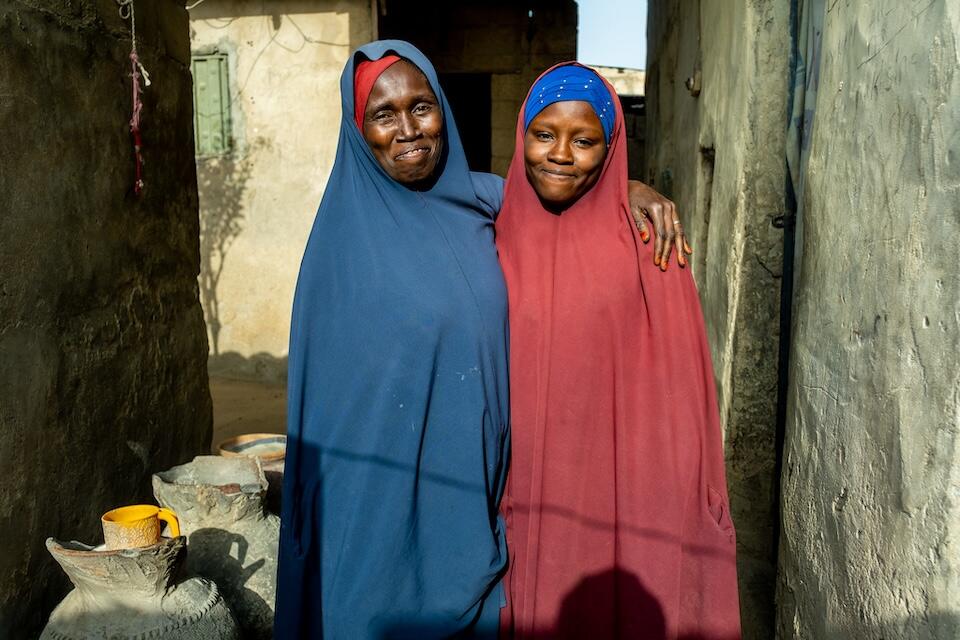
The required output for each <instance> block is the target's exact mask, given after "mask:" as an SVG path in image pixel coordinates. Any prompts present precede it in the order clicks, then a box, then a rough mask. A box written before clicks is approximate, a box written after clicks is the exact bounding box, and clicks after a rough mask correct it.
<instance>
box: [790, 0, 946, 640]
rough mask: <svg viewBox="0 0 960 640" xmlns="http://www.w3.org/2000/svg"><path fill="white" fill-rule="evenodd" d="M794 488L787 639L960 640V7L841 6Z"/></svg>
mask: <svg viewBox="0 0 960 640" xmlns="http://www.w3.org/2000/svg"><path fill="white" fill-rule="evenodd" d="M827 4H828V12H827V14H826V18H825V25H824V31H823V49H822V66H821V69H820V73H821V76H820V87H819V93H818V100H817V103H816V115H815V120H814V128H813V138H812V146H811V149H810V162H809V171H808V177H807V183H806V189H805V193H803V194H802V195H803V197H804V199H805V219H804V229H805V231H804V242H803V246H802V249H803V264H802V268H801V271H800V276H799V279H798V283H797V292H796V311H795V327H794V337H793V360H792V368H791V377H792V380H791V387H790V410H789V422H788V432H787V443H786V461H785V466H784V473H783V522H784V529H783V538H782V551H781V566H780V571H781V585H780V587H781V588H780V596H779V598H780V602H781V604H780V623H779V630H780V635H781V637H784V638H804V639H807V638H871V639H872V638H877V639H879V638H884V639H885V640H896V639H901V638H903V639H906V638H925V639H931V640H947V639H948V638H950V639H955V638H958V637H960V546H958V541H960V446H958V445H960V439H958V430H960V285H958V279H957V276H958V271H960V254H958V249H957V239H958V238H960V157H958V153H960V72H958V69H960V51H958V46H957V45H958V34H960V4H958V3H956V2H953V1H952V0H934V1H932V2H931V1H929V0H927V1H925V2H918V3H898V2H886V3H857V2H845V1H842V2H839V3H837V2H830V3H827Z"/></svg>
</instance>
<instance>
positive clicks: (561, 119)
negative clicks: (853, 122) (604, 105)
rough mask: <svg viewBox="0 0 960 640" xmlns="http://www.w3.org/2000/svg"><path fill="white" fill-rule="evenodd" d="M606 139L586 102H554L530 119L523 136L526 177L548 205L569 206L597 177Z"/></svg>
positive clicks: (605, 152) (600, 168) (555, 208)
mask: <svg viewBox="0 0 960 640" xmlns="http://www.w3.org/2000/svg"><path fill="white" fill-rule="evenodd" d="M606 156H607V143H606V140H605V137H604V134H603V126H602V125H601V124H600V119H599V118H598V117H597V114H596V113H594V111H593V108H592V107H591V106H590V105H589V104H588V103H586V102H583V101H580V100H570V101H564V102H555V103H554V104H552V105H550V106H549V107H547V108H546V109H544V110H543V111H541V112H540V113H538V114H537V116H536V117H535V118H534V119H533V120H532V121H531V122H530V126H529V127H527V133H526V135H524V138H523V158H524V162H525V164H526V170H527V179H528V180H529V181H530V184H531V185H533V189H534V191H536V192H537V195H538V196H540V200H542V201H543V203H544V204H545V205H547V207H548V208H550V209H554V210H558V209H564V208H566V207H569V206H570V205H571V204H573V203H574V202H576V201H577V200H578V199H579V198H580V196H582V195H583V194H585V193H586V192H587V191H589V190H590V188H591V187H593V185H595V184H596V183H597V180H598V179H599V178H600V172H601V171H602V170H603V161H604V159H605V158H606Z"/></svg>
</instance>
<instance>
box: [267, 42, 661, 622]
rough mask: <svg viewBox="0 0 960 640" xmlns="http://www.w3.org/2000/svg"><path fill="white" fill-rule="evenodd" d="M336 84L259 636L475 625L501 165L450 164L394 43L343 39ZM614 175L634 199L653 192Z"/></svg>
mask: <svg viewBox="0 0 960 640" xmlns="http://www.w3.org/2000/svg"><path fill="white" fill-rule="evenodd" d="M378 77H379V80H378ZM340 90H341V107H342V111H343V118H342V121H341V125H340V138H339V145H338V148H337V155H336V161H335V163H334V167H333V171H332V173H331V175H330V179H329V182H328V185H327V188H326V191H325V193H324V196H323V201H322V202H321V204H320V209H319V211H318V212H317V217H316V221H315V222H314V226H313V230H312V231H311V234H310V238H309V241H308V244H307V249H306V252H305V254H304V257H303V262H302V265H301V269H300V277H299V280H298V283H297V291H296V296H295V300H294V308H293V319H292V327H291V336H290V361H289V375H288V418H287V421H288V424H287V434H288V445H287V458H286V460H287V461H286V474H285V478H284V494H283V507H282V515H281V536H280V561H279V569H278V576H277V604H276V618H275V636H276V637H277V638H278V639H287V638H326V639H327V640H330V639H336V638H349V639H351V640H353V639H364V638H443V637H449V636H453V635H456V636H458V637H484V638H495V637H496V634H497V622H498V617H499V608H500V606H501V605H502V604H503V592H502V587H501V585H500V580H501V577H502V575H503V573H504V571H505V568H506V561H507V555H506V548H505V542H504V539H505V538H504V527H503V524H502V521H501V520H500V519H499V516H498V506H499V502H500V498H501V495H502V493H503V488H504V481H505V476H506V471H507V459H508V448H509V415H508V414H509V398H508V390H507V376H508V367H507V346H508V336H507V309H506V290H505V287H504V281H503V275H502V272H501V270H500V266H499V264H498V261H497V254H496V248H495V245H494V233H493V220H494V217H495V215H496V213H497V211H498V210H499V208H500V204H501V201H502V197H503V180H502V179H501V178H499V177H497V176H493V175H489V174H477V173H471V172H470V171H469V170H468V168H467V162H466V157H465V155H464V151H463V147H462V145H461V143H460V137H459V134H458V133H457V126H456V124H455V122H454V120H453V117H452V114H451V113H450V107H449V104H448V102H447V100H446V98H445V97H444V94H443V91H442V90H441V88H440V85H439V83H438V81H437V75H436V72H435V71H434V69H433V66H432V65H431V64H430V62H429V61H428V60H427V59H426V58H425V57H424V56H423V54H422V53H420V51H418V50H417V49H416V48H414V47H413V46H412V45H410V44H408V43H405V42H401V41H396V40H394V41H380V42H374V43H371V44H368V45H365V46H363V47H360V49H358V50H357V52H355V54H354V55H353V56H352V57H351V59H350V61H349V62H348V63H347V65H346V68H345V69H344V72H343V75H342V76H341V80H340ZM631 186H632V187H633V186H636V187H637V189H636V190H632V191H631V200H632V204H634V205H635V207H634V208H635V210H638V209H639V208H640V207H641V206H644V205H645V204H647V203H651V204H652V205H653V206H655V207H660V206H662V205H661V204H660V203H661V202H665V203H669V201H665V200H662V199H660V197H659V195H658V194H655V192H652V191H649V192H648V191H645V190H646V187H645V186H644V185H642V184H640V183H635V184H634V185H631ZM669 205H670V207H672V203H669ZM671 211H672V210H671V209H667V210H666V211H664V213H666V214H667V217H668V218H669V217H670V216H671ZM661 224H662V222H658V223H657V226H658V231H661ZM669 230H670V227H668V228H667V231H669ZM644 233H645V232H644V231H641V235H644ZM664 235H666V236H667V237H668V238H669V233H667V234H664V233H662V232H661V233H660V234H658V248H657V253H660V251H661V248H660V247H661V240H660V238H662V237H664ZM663 245H664V246H665V249H666V250H669V242H667V243H663Z"/></svg>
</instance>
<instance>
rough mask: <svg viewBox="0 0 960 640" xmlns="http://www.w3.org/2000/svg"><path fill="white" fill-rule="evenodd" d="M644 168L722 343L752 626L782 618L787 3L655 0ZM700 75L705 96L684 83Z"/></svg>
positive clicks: (746, 608) (744, 606)
mask: <svg viewBox="0 0 960 640" xmlns="http://www.w3.org/2000/svg"><path fill="white" fill-rule="evenodd" d="M647 24H648V42H649V49H648V59H647V88H646V99H647V107H646V108H647V141H646V147H647V150H648V151H647V179H648V181H650V182H651V183H653V184H654V185H655V186H656V188H657V189H659V190H660V191H661V192H663V193H664V194H666V195H667V196H669V197H671V198H672V199H673V200H674V201H675V202H676V203H677V205H678V207H679V211H680V216H681V217H682V219H683V221H684V223H685V224H686V230H687V233H688V236H689V238H690V241H691V244H692V245H693V247H694V254H693V256H691V264H692V267H693V270H694V275H695V277H696V280H697V284H698V287H699V289H700V297H701V300H702V303H703V310H704V315H705V319H706V324H707V332H708V336H709V339H710V345H711V349H712V352H713V364H714V368H715V373H716V382H717V388H718V392H719V403H720V414H721V419H722V421H723V425H724V429H725V434H724V435H725V444H726V458H727V481H728V485H729V489H730V498H731V510H732V514H733V519H734V521H735V523H736V526H737V542H738V569H739V574H740V597H741V611H742V618H743V630H744V637H745V638H758V639H759V638H764V639H766V638H769V637H771V635H772V629H773V622H774V603H773V593H774V584H775V567H774V563H775V537H776V533H775V525H776V520H775V518H776V513H775V496H774V493H775V483H774V467H775V447H774V434H775V412H776V386H777V355H776V354H777V344H778V333H779V331H778V321H779V314H778V305H779V295H780V273H781V262H782V248H781V247H782V235H781V234H782V232H781V231H779V230H777V229H774V228H773V227H772V226H771V221H772V220H773V218H775V217H776V216H778V215H781V214H782V213H783V206H784V204H783V202H784V201H783V194H784V159H783V158H784V155H783V153H784V152H783V144H784V138H785V134H784V130H785V118H786V115H785V114H786V104H787V82H786V78H787V70H788V56H789V51H790V39H789V3H787V2H777V3H773V2H754V1H745V0H744V1H738V2H687V1H686V0H651V2H650V14H649V18H648V23H647ZM697 73H699V83H700V85H701V90H700V93H699V96H696V97H695V96H693V95H691V92H690V91H688V90H687V88H686V87H685V86H684V83H685V81H686V79H687V78H688V77H694V76H695V74H697Z"/></svg>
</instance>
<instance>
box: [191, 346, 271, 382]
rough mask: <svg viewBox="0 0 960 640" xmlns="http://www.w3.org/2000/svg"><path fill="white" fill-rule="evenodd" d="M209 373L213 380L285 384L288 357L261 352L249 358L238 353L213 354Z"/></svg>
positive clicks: (208, 366)
mask: <svg viewBox="0 0 960 640" xmlns="http://www.w3.org/2000/svg"><path fill="white" fill-rule="evenodd" d="M207 371H208V372H209V375H210V377H211V378H228V379H231V380H248V381H251V382H266V383H271V384H283V383H286V381H287V356H282V357H279V358H278V357H277V356H274V355H271V354H269V353H266V352H260V353H255V354H253V355H252V356H250V357H249V358H248V357H246V356H243V355H240V354H239V353H237V352H236V351H228V352H226V353H211V354H210V357H209V359H208V360H207Z"/></svg>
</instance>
